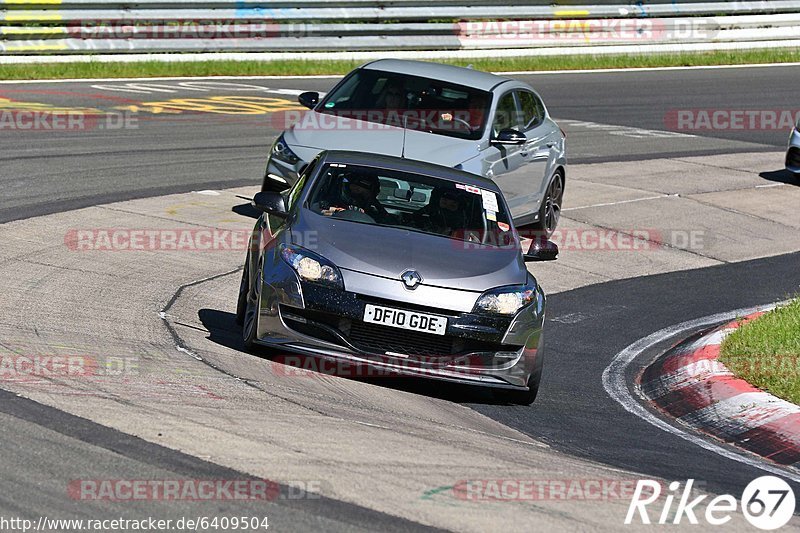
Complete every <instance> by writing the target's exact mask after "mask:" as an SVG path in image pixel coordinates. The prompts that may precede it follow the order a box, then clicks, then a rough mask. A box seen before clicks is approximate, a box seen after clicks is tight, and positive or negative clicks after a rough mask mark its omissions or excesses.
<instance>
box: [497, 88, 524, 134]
mask: <svg viewBox="0 0 800 533" xmlns="http://www.w3.org/2000/svg"><path fill="white" fill-rule="evenodd" d="M507 128H514V129H519V128H520V121H519V112H518V109H517V102H516V100H515V99H514V93H506V94H504V95H503V96H502V97H501V98H500V100H499V101H498V102H497V110H496V111H495V114H494V121H493V122H492V130H493V131H494V134H495V135H497V134H498V133H500V130H504V129H507Z"/></svg>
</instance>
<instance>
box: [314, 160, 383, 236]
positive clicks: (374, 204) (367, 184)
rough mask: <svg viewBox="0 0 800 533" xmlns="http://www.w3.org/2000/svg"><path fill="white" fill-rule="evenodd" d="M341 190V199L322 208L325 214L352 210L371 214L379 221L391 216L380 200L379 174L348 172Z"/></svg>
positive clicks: (381, 221)
mask: <svg viewBox="0 0 800 533" xmlns="http://www.w3.org/2000/svg"><path fill="white" fill-rule="evenodd" d="M341 190H342V194H341V195H340V197H339V199H338V200H336V201H334V202H332V204H331V205H330V206H329V207H328V208H326V209H323V210H322V214H323V215H325V216H331V215H333V214H334V213H336V212H337V211H346V210H350V211H358V212H359V213H364V214H366V215H369V216H370V217H372V218H373V219H374V220H375V222H378V223H383V222H386V221H387V220H388V219H389V218H390V215H389V213H388V212H387V211H386V209H385V208H384V207H383V205H381V203H380V202H379V201H378V193H379V192H380V190H381V185H380V181H379V180H378V177H377V176H374V175H371V174H357V173H353V172H348V173H346V174H345V175H344V176H343V177H342V189H341Z"/></svg>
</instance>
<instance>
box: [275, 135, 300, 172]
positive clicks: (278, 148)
mask: <svg viewBox="0 0 800 533" xmlns="http://www.w3.org/2000/svg"><path fill="white" fill-rule="evenodd" d="M272 157H274V158H276V159H278V160H280V161H283V162H284V163H289V164H290V165H294V164H295V163H297V162H298V161H300V158H299V157H297V154H295V153H294V152H292V149H291V148H289V145H288V144H286V139H284V138H283V134H282V133H281V136H280V137H278V140H276V141H275V144H273V145H272Z"/></svg>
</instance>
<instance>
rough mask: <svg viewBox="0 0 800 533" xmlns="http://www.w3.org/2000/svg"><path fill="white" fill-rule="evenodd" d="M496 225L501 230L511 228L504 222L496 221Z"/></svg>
mask: <svg viewBox="0 0 800 533" xmlns="http://www.w3.org/2000/svg"><path fill="white" fill-rule="evenodd" d="M497 227H498V228H500V230H501V231H508V230H510V229H511V226H509V225H508V224H506V223H505V222H498V223H497Z"/></svg>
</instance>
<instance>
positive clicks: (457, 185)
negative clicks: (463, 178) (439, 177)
mask: <svg viewBox="0 0 800 533" xmlns="http://www.w3.org/2000/svg"><path fill="white" fill-rule="evenodd" d="M456 189H461V190H462V191H465V190H466V189H467V186H466V185H464V184H463V183H456Z"/></svg>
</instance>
